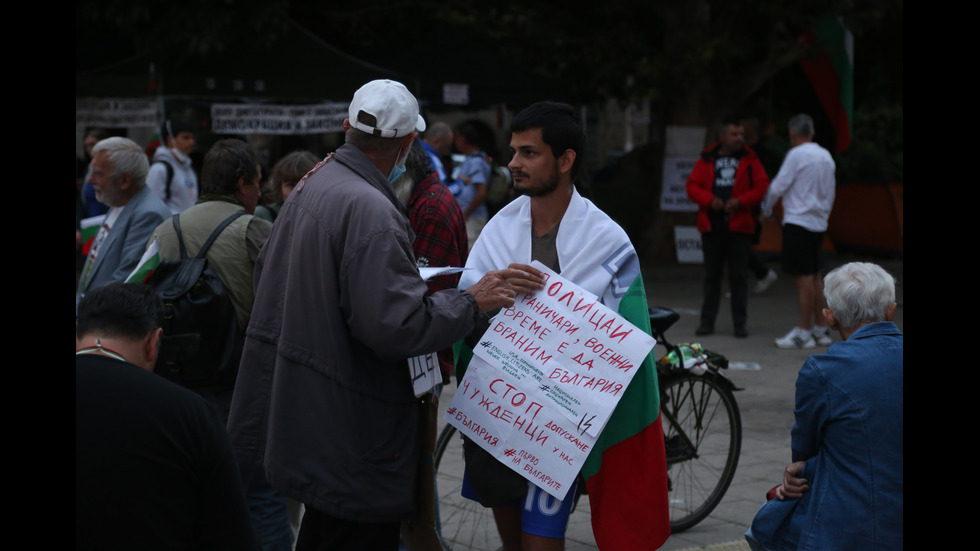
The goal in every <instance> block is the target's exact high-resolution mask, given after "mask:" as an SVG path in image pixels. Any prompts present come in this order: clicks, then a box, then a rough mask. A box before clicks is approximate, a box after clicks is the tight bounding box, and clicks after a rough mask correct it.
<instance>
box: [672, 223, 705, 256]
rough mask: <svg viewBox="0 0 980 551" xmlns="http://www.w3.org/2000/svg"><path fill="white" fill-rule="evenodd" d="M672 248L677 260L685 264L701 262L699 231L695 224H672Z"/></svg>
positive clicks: (701, 252)
mask: <svg viewBox="0 0 980 551" xmlns="http://www.w3.org/2000/svg"><path fill="white" fill-rule="evenodd" d="M674 249H675V250H676V251H677V261H678V262H680V263H685V264H703V263H704V250H703V249H702V248H701V233H700V232H698V228H697V226H674Z"/></svg>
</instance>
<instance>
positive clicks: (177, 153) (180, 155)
mask: <svg viewBox="0 0 980 551" xmlns="http://www.w3.org/2000/svg"><path fill="white" fill-rule="evenodd" d="M170 152H171V153H173V154H174V159H177V162H179V163H186V162H187V155H186V154H184V152H183V151H181V150H179V149H177V148H176V147H171V148H170Z"/></svg>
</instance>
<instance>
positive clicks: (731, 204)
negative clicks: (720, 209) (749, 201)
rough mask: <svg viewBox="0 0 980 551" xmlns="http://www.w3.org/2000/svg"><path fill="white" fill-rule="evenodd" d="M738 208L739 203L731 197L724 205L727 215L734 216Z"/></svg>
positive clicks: (740, 204)
mask: <svg viewBox="0 0 980 551" xmlns="http://www.w3.org/2000/svg"><path fill="white" fill-rule="evenodd" d="M740 206H742V203H741V201H739V200H738V199H737V198H735V197H732V198H731V199H729V200H728V202H727V203H725V212H727V213H728V214H734V213H735V211H737V210H738V207H740Z"/></svg>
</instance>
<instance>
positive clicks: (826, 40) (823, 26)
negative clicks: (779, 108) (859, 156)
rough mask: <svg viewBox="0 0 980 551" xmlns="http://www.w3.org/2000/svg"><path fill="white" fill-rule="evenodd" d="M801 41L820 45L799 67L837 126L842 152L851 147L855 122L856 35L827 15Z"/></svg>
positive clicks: (838, 148) (838, 146) (837, 139)
mask: <svg viewBox="0 0 980 551" xmlns="http://www.w3.org/2000/svg"><path fill="white" fill-rule="evenodd" d="M802 41H803V42H804V43H805V44H814V45H815V46H817V48H816V51H815V53H814V54H813V55H811V56H807V57H804V58H803V59H801V60H800V65H801V66H802V67H803V71H804V72H805V73H806V76H807V78H809V79H810V82H811V84H813V89H814V90H815V91H816V93H817V97H818V98H819V99H820V103H821V105H823V108H824V110H825V111H826V112H827V116H829V117H830V122H831V124H833V125H834V143H835V145H836V149H837V152H838V153H840V152H842V151H844V150H845V149H847V147H848V146H849V145H850V144H851V125H852V124H853V122H854V36H853V35H852V34H851V31H849V30H847V28H846V27H844V23H843V21H841V19H840V18H838V17H833V16H829V15H828V16H825V17H821V18H820V19H817V20H816V21H815V22H814V23H813V26H812V27H811V28H810V30H808V31H806V32H804V33H803V36H802Z"/></svg>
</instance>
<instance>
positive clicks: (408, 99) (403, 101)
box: [347, 79, 425, 138]
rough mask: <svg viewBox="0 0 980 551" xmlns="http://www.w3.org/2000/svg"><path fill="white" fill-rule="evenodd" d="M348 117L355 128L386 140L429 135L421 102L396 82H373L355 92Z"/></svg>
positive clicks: (386, 80)
mask: <svg viewBox="0 0 980 551" xmlns="http://www.w3.org/2000/svg"><path fill="white" fill-rule="evenodd" d="M347 116H348V118H349V119H350V125H351V126H353V127H354V128H356V129H358V130H360V131H362V132H367V133H368V134H373V135H375V136H379V137H382V138H400V137H402V136H407V135H409V134H411V133H412V132H424V131H425V121H424V120H422V115H420V114H419V102H418V100H416V99H415V96H413V95H412V93H411V92H409V91H408V88H405V85H404V84H402V83H400V82H395V81H394V80H388V79H383V80H372V81H371V82H369V83H367V84H365V85H364V86H361V87H360V88H359V89H358V90H357V91H356V92H354V99H352V100H351V102H350V106H349V107H348V108H347Z"/></svg>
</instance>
